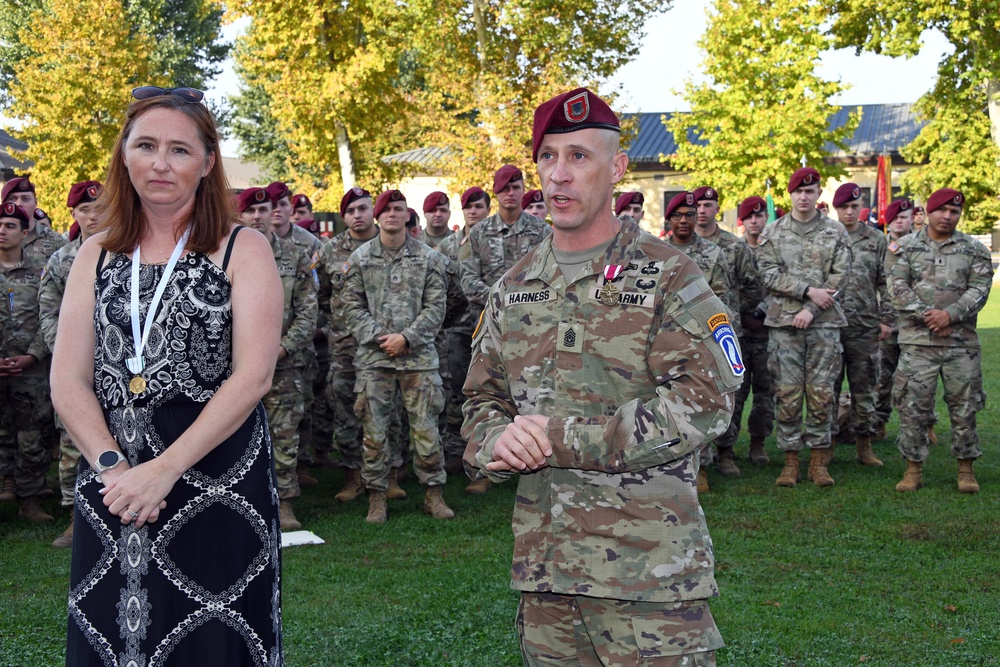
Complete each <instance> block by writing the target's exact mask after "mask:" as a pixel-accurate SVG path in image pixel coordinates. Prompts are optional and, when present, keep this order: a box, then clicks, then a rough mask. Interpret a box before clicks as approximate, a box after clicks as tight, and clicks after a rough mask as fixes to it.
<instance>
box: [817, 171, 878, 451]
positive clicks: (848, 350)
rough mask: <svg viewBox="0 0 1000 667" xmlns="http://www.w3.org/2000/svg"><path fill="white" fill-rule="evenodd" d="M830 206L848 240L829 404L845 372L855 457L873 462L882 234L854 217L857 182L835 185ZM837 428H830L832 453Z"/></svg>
mask: <svg viewBox="0 0 1000 667" xmlns="http://www.w3.org/2000/svg"><path fill="white" fill-rule="evenodd" d="M833 208H834V210H836V212H837V219H838V220H839V221H840V224H842V225H843V226H844V229H846V230H847V236H848V238H849V239H850V242H851V275H850V278H849V279H848V280H847V282H846V283H844V284H843V296H842V297H841V299H840V303H841V304H842V305H843V308H844V316H845V317H846V318H847V326H846V327H844V328H843V329H841V330H840V344H841V346H842V347H843V348H844V351H843V356H842V367H843V371H842V372H841V374H840V375H839V376H838V377H837V381H836V382H835V383H834V403H833V404H834V405H838V404H839V400H840V387H841V384H842V383H843V376H844V375H846V376H847V383H848V386H849V387H850V389H851V417H850V426H851V429H850V430H853V432H854V438H855V448H856V452H857V453H856V456H855V458H856V459H857V461H858V462H859V463H861V464H863V465H866V466H870V467H873V468H877V467H881V465H882V461H880V460H879V459H878V458H877V457H876V456H875V454H874V452H872V437H873V436H874V435H875V428H876V416H875V383H876V381H877V380H878V363H879V362H878V346H877V345H876V342H877V341H881V340H884V339H885V338H886V337H887V336H888V335H889V334H890V333H892V327H891V326H890V322H891V320H892V309H891V307H890V306H889V295H888V293H887V292H886V281H885V247H886V242H885V236H884V235H883V234H882V233H881V232H879V231H878V230H877V229H873V228H871V227H869V226H868V225H863V224H861V222H860V221H859V220H858V213H859V212H860V211H861V188H860V187H859V186H858V185H857V184H856V183H844V184H843V185H841V186H840V187H839V188H837V191H836V192H835V193H834V195H833ZM836 430H837V429H836V428H835V427H834V428H831V434H830V447H831V454H832V453H833V452H832V448H833V440H834V438H835V435H836ZM841 435H843V434H841Z"/></svg>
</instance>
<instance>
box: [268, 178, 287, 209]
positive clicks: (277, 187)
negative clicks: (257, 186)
mask: <svg viewBox="0 0 1000 667" xmlns="http://www.w3.org/2000/svg"><path fill="white" fill-rule="evenodd" d="M264 189H265V190H267V194H269V195H271V201H273V202H274V203H275V204H277V203H278V200H280V199H284V198H285V197H291V196H292V191H291V190H289V189H288V186H287V185H285V184H284V183H282V182H281V181H275V182H274V183H271V184H270V185H269V186H267V187H266V188H264Z"/></svg>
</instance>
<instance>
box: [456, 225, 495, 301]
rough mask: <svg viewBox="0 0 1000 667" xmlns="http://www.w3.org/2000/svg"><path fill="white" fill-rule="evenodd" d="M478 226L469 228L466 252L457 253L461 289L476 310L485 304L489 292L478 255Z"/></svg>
mask: <svg viewBox="0 0 1000 667" xmlns="http://www.w3.org/2000/svg"><path fill="white" fill-rule="evenodd" d="M477 229H478V227H473V228H472V229H471V230H469V242H468V243H466V246H467V247H468V252H467V253H464V255H463V254H462V253H460V254H459V258H460V262H459V263H460V271H461V276H462V291H463V292H465V296H466V298H467V299H468V300H469V307H474V308H476V309H477V310H479V309H482V308H483V307H484V306H485V305H486V297H487V296H488V295H489V293H490V286H489V285H487V284H486V283H485V282H483V277H482V276H483V265H482V260H481V258H480V256H479V237H480V234H477V233H476V230H477Z"/></svg>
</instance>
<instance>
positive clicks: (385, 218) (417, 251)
mask: <svg viewBox="0 0 1000 667" xmlns="http://www.w3.org/2000/svg"><path fill="white" fill-rule="evenodd" d="M374 213H375V219H376V220H378V223H379V234H378V236H377V237H375V238H374V239H372V240H371V241H370V242H368V243H366V244H365V245H363V246H362V247H361V248H359V249H358V250H356V251H354V253H353V254H352V255H351V256H350V258H349V259H348V260H347V267H346V272H347V279H346V283H345V285H344V288H343V293H342V295H341V298H342V312H343V315H344V320H345V321H346V323H347V327H348V329H349V330H350V331H351V333H353V334H354V340H356V341H357V345H358V347H357V352H356V353H355V355H354V368H355V370H356V372H357V383H356V385H355V390H356V391H357V394H358V398H357V401H356V402H355V404H354V409H355V412H356V413H357V415H358V418H359V419H361V422H362V424H363V426H364V464H363V467H362V469H361V478H362V480H363V481H364V485H365V488H367V489H368V493H369V501H368V516H367V518H366V521H368V522H369V523H385V521H386V518H387V514H386V489H387V488H388V483H389V470H390V455H391V451H390V449H391V447H390V443H389V437H388V431H389V426H390V421H391V418H392V409H393V406H394V403H393V395H394V394H395V392H396V389H397V388H398V389H399V391H400V393H401V394H402V399H403V405H404V407H405V408H406V413H407V416H408V417H409V421H410V444H411V446H412V448H413V469H414V471H415V472H416V474H417V478H418V479H419V480H420V483H421V484H424V485H425V486H427V492H426V495H425V497H424V511H425V512H426V513H428V514H430V515H431V516H433V517H434V518H435V519H451V518H452V517H454V516H455V513H454V512H452V511H451V509H450V508H449V507H448V506H447V505H446V504H445V501H444V497H443V496H442V494H441V488H442V487H443V486H444V483H445V481H446V479H447V476H446V474H445V471H444V455H443V453H442V451H441V442H440V440H439V438H438V428H437V415H438V414H439V413H440V412H441V409H442V408H443V407H444V393H443V392H442V389H441V376H440V375H438V370H437V369H438V355H437V348H436V347H435V345H434V339H435V336H436V335H437V332H438V331H439V330H440V328H441V325H442V323H443V322H444V317H445V310H446V307H447V277H446V275H445V261H446V260H445V257H444V256H442V255H441V254H440V253H439V252H437V251H436V250H434V249H433V248H430V247H429V246H427V245H426V244H424V243H421V242H420V241H417V240H416V239H414V238H412V237H410V236H409V235H408V234H407V233H406V220H407V218H408V217H409V212H408V211H407V207H406V199H405V197H404V196H403V193H402V192H400V191H399V190H388V191H386V192H383V193H382V194H381V195H379V197H378V199H377V200H376V201H375V211H374Z"/></svg>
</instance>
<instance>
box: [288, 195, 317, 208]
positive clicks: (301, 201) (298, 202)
mask: <svg viewBox="0 0 1000 667" xmlns="http://www.w3.org/2000/svg"><path fill="white" fill-rule="evenodd" d="M302 206H312V202H311V201H309V197H306V196H305V195H295V196H294V197H292V208H301V207H302Z"/></svg>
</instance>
